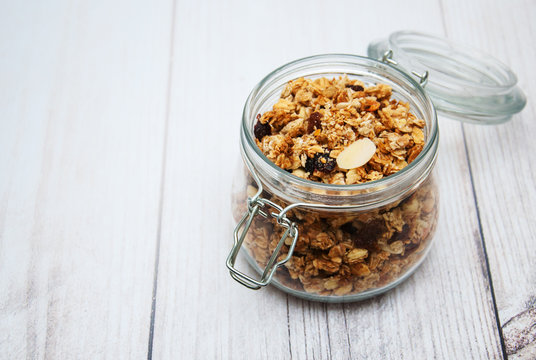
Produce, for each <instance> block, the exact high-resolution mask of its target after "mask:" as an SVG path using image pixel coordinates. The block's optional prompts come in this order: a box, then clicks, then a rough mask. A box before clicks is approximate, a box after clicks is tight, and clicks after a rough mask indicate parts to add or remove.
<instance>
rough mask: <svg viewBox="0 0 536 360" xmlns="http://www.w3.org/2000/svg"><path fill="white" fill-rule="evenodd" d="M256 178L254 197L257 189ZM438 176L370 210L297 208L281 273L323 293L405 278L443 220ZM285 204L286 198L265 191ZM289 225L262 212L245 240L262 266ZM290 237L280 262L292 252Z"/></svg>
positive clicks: (290, 283) (282, 278)
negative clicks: (294, 230) (295, 237)
mask: <svg viewBox="0 0 536 360" xmlns="http://www.w3.org/2000/svg"><path fill="white" fill-rule="evenodd" d="M252 184H254V181H252V180H251V181H250V185H248V188H249V190H248V192H249V195H250V196H251V194H254V193H255V192H256V188H254V185H252ZM435 186H436V185H435V183H434V181H433V179H432V178H428V179H427V180H426V181H425V182H424V183H423V184H421V185H420V186H419V188H418V189H417V190H416V191H415V192H414V193H412V194H411V195H409V196H408V197H406V198H405V199H403V200H402V201H397V202H395V203H393V204H391V205H389V206H386V207H384V208H381V209H374V210H371V211H366V212H348V211H347V212H343V213H328V212H321V211H317V210H305V209H300V208H296V209H293V210H291V211H290V213H289V218H290V220H291V221H293V222H294V223H296V224H297V226H298V233H299V237H298V240H297V243H296V247H295V249H294V252H293V255H292V257H291V259H290V260H289V261H288V262H287V263H286V264H285V265H284V267H281V268H279V269H278V270H277V272H276V278H277V280H278V281H279V282H280V283H282V284H283V285H285V286H287V287H289V288H291V289H294V290H297V291H304V292H308V293H314V294H318V295H323V296H343V295H350V294H357V293H361V292H363V291H366V290H370V289H374V288H380V287H383V286H385V285H388V284H390V283H393V282H394V281H396V280H397V279H399V278H400V277H401V276H402V275H403V274H404V273H406V272H407V271H408V270H410V269H411V268H412V267H413V265H415V264H416V263H417V262H418V261H419V260H420V259H421V257H422V256H423V254H424V253H425V251H424V250H425V249H427V248H428V245H429V243H430V240H431V238H432V236H433V234H434V231H435V227H436V224H437V200H438V199H437V189H436V188H435ZM262 197H263V198H266V199H269V200H271V201H273V202H275V203H277V204H279V205H280V206H282V207H285V206H287V205H288V204H286V203H285V202H283V201H282V200H281V199H278V198H277V197H275V196H272V195H271V194H270V193H268V192H267V191H264V192H263V194H262ZM246 198H247V194H245V192H244V194H242V196H239V198H238V199H236V200H237V202H236V205H235V209H236V210H237V211H236V213H235V216H236V217H237V218H239V216H240V215H242V214H243V211H246V207H245V206H244V204H246ZM284 230H285V229H284V228H283V227H281V226H280V225H278V224H277V221H276V220H275V219H274V218H263V217H261V216H257V217H256V218H255V220H254V222H253V224H252V226H251V228H250V230H249V231H248V234H247V236H246V239H245V243H246V247H247V248H248V250H249V253H250V255H251V256H252V257H253V258H254V259H255V261H256V262H257V264H258V265H259V266H260V267H261V268H264V267H265V266H266V264H267V262H268V260H269V258H270V256H271V255H272V253H273V251H274V250H275V248H276V246H277V244H278V243H279V241H280V240H281V237H282V236H283V233H284ZM290 245H291V239H290V238H287V239H286V242H285V245H284V246H283V247H282V248H281V250H280V252H279V255H278V260H281V259H283V258H285V257H286V256H287V254H288V250H289V246H290Z"/></svg>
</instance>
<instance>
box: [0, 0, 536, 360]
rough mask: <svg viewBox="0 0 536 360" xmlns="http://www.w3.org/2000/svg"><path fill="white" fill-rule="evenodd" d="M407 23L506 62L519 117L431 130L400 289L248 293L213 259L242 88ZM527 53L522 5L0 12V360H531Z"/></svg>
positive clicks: (531, 6)
mask: <svg viewBox="0 0 536 360" xmlns="http://www.w3.org/2000/svg"><path fill="white" fill-rule="evenodd" d="M402 29H414V30H420V31H425V32H429V33H432V34H438V35H441V36H446V37H448V38H450V39H452V40H454V41H457V42H461V43H466V44H469V45H472V46H474V47H475V48H478V49H481V50H483V51H485V52H488V53H490V54H492V55H493V56H495V57H497V58H499V59H501V60H502V61H503V62H505V63H506V64H508V65H509V66H511V68H512V69H513V70H514V71H515V72H516V73H517V74H518V77H519V83H520V86H521V87H522V88H523V89H524V91H525V93H526V95H527V98H528V103H527V106H526V108H525V110H524V111H523V112H522V113H520V114H518V115H516V116H514V118H513V120H512V121H511V122H509V123H507V124H504V125H500V126H493V127H485V126H476V125H462V124H461V123H459V122H456V121H453V120H449V119H446V118H440V131H441V144H440V160H439V162H438V164H437V173H438V178H439V180H440V191H441V197H442V202H441V217H440V225H439V228H438V232H437V235H436V239H435V241H436V242H435V245H434V248H433V249H432V252H431V253H430V255H429V257H428V258H427V260H426V261H425V262H424V264H423V266H422V267H421V268H420V269H419V270H418V271H417V272H416V273H415V275H414V276H413V277H411V278H410V279H409V280H408V281H407V282H405V283H404V284H402V285H401V286H399V287H397V288H396V289H395V290H393V291H390V292H388V293H387V294H385V295H382V296H380V297H377V298H374V299H372V300H369V301H365V302H362V303H354V304H344V305H326V304H320V303H312V302H307V301H302V300H299V299H296V298H293V297H291V296H287V295H286V294H284V293H281V292H279V291H277V290H274V289H272V288H266V289H263V290H262V291H259V292H253V291H250V290H247V289H245V288H244V287H242V286H241V285H239V284H238V283H236V282H234V281H233V280H232V279H231V278H230V277H229V274H228V272H227V271H226V268H225V265H224V262H225V258H226V256H227V253H228V251H229V249H230V246H231V231H232V228H231V223H230V188H231V182H232V178H233V175H234V170H235V166H237V164H238V162H239V155H238V143H239V140H238V135H239V131H238V130H239V122H240V118H241V110H242V106H243V104H244V102H245V99H246V97H247V95H248V93H249V91H250V90H251V88H252V87H253V86H254V85H255V84H256V83H257V82H258V81H259V80H260V79H261V78H262V77H263V76H264V75H266V74H267V73H268V72H270V71H271V70H272V69H274V68H275V67H277V66H279V65H282V64H284V63H286V62H288V61H291V60H293V59H296V58H300V57H304V56H308V55H313V54H319V53H328V52H342V53H354V54H361V55H365V54H366V46H367V44H368V42H369V41H371V40H374V39H377V38H380V37H386V36H387V35H388V34H389V33H391V32H393V31H396V30H402ZM535 39H536V2H534V1H533V0H526V1H520V0H513V1H506V0H505V1H499V0H493V1H486V0H480V1H471V0H453V1H450V0H442V1H433V2H432V1H426V2H425V1H417V0H407V1H396V0H384V1H381V2H377V1H366V2H364V1H338V2H326V1H305V0H303V1H282V0H272V1H262V2H260V1H259V2H253V1H229V2H223V1H222V2H220V1H211V2H201V1H190V2H188V1H180V0H166V1H158V2H157V1H145V2H143V1H126V0H118V1H113V2H112V1H100V0H94V1H80V0H76V1H75V0H57V1H41V2H38V1H25V0H24V1H23V0H21V1H3V2H2V3H1V4H0V116H1V117H0V358H1V359H23V358H27V359H130V358H134V359H140V358H153V359H288V358H292V359H402V358H403V359H432V358H437V359H500V358H506V357H508V358H509V359H518V358H523V359H535V358H536V341H535V338H536V326H535V325H534V324H535V322H536V286H535V285H536V270H535V269H536V268H535V266H534V263H535V262H536V252H535V251H534V248H535V246H534V242H535V237H536V221H535V220H534V219H535V218H536V207H535V204H536V186H535V184H536V181H535V178H536V167H535V166H534V156H535V155H534V154H535V153H536V142H535V141H534V137H535V136H536V121H535V118H536V107H535V105H534V104H535V100H536V81H535V80H536V70H535V69H536V65H535V59H536V45H535V44H536V42H535V41H536V40H535ZM242 264H243V263H242Z"/></svg>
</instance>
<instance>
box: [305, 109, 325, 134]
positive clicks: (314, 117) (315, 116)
mask: <svg viewBox="0 0 536 360" xmlns="http://www.w3.org/2000/svg"><path fill="white" fill-rule="evenodd" d="M320 119H322V114H321V113H319V112H316V111H315V112H314V113H312V114H311V115H310V116H309V119H307V132H308V133H312V132H313V131H314V130H315V129H320V128H321V127H322V124H321V122H320Z"/></svg>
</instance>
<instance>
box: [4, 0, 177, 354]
mask: <svg viewBox="0 0 536 360" xmlns="http://www.w3.org/2000/svg"><path fill="white" fill-rule="evenodd" d="M140 5H144V4H140ZM1 7H2V10H0V24H1V27H2V31H0V33H1V35H0V36H1V37H2V38H1V41H0V44H1V45H0V46H1V48H0V55H1V60H0V61H1V63H0V69H1V70H0V71H1V79H2V81H0V108H1V109H2V120H1V124H0V154H1V155H0V156H1V159H0V289H2V291H1V292H0V312H1V318H0V358H4V359H22V358H27V359H44V358H47V359H75V358H76V359H83V358H86V359H95V358H110V359H116V358H140V357H144V356H146V354H147V341H148V334H149V329H150V324H149V321H150V310H151V291H152V287H153V267H154V265H153V264H154V252H155V244H156V231H157V225H158V206H159V201H160V180H161V166H162V151H163V147H164V146H163V134H164V127H163V125H164V120H165V116H164V110H165V101H166V84H167V80H168V76H167V75H168V73H167V71H168V67H167V65H168V62H169V36H170V20H171V17H170V16H169V10H170V3H160V4H149V3H146V4H145V6H142V7H139V6H132V4H131V3H130V2H126V1H119V2H114V3H113V4H112V3H108V2H103V1H101V2H78V1H77V2H73V1H63V2H61V1H56V2H54V3H51V4H48V3H38V2H29V1H25V2H23V1H20V2H11V3H3V4H2V5H1ZM140 24H149V26H140Z"/></svg>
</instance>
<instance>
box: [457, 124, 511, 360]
mask: <svg viewBox="0 0 536 360" xmlns="http://www.w3.org/2000/svg"><path fill="white" fill-rule="evenodd" d="M461 128H462V136H463V146H464V148H465V157H466V160H467V166H468V168H469V179H470V180H471V191H472V192H473V201H474V204H475V210H476V217H477V222H478V234H479V237H480V242H481V244H482V252H483V253H484V264H485V265H486V272H487V274H486V275H487V278H488V283H489V290H490V293H491V301H492V304H493V312H494V314H495V322H496V325H497V332H498V333H499V341H500V343H501V350H502V357H503V359H508V355H507V353H506V344H505V342H504V336H503V332H502V328H501V322H500V319H499V310H498V308H497V300H496V298H495V289H494V287H493V279H492V277H491V267H490V264H489V259H488V251H487V249H486V241H485V238H484V232H483V230H482V221H481V217H480V207H479V206H478V198H477V196H476V188H475V181H474V178H473V168H472V166H471V161H470V157H469V149H468V147H467V138H466V136H465V126H464V124H461Z"/></svg>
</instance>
